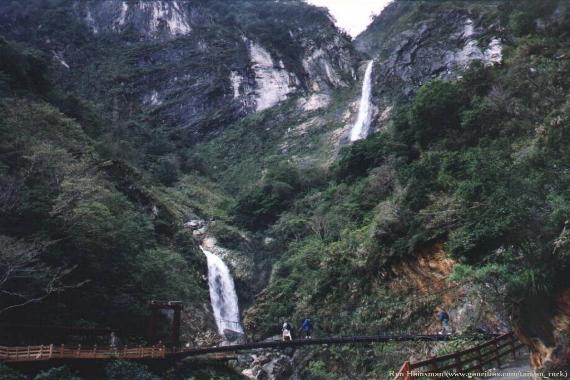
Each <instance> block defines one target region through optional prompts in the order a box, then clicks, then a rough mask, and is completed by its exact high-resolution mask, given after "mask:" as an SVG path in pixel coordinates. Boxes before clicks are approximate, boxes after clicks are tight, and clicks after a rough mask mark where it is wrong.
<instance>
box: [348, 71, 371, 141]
mask: <svg viewBox="0 0 570 380" xmlns="http://www.w3.org/2000/svg"><path fill="white" fill-rule="evenodd" d="M373 64H374V61H370V62H368V66H366V72H365V73H364V82H363V83H362V95H361V98H360V108H359V109H358V119H356V123H355V124H354V126H353V127H352V130H351V131H350V141H356V140H360V139H363V138H365V137H366V135H367V134H368V128H370V121H371V120H370V119H371V112H370V111H371V110H370V108H371V107H370V95H371V93H372V66H373Z"/></svg>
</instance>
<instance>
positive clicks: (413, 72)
mask: <svg viewBox="0 0 570 380" xmlns="http://www.w3.org/2000/svg"><path fill="white" fill-rule="evenodd" d="M494 7H496V4H495V3H493V2H488V3H487V4H485V5H481V6H478V7H469V6H462V7H459V8H456V6H455V4H454V3H452V2H443V3H440V4H437V3H436V4H427V3H426V4H422V5H420V6H416V5H414V4H410V2H404V1H397V2H395V3H393V4H391V5H390V6H389V7H388V8H386V10H385V11H384V12H383V13H382V14H381V15H380V16H378V17H377V18H376V19H375V20H374V22H373V23H372V25H371V26H370V27H369V28H368V29H367V30H366V31H365V32H364V33H362V34H361V35H360V36H358V38H357V39H356V41H355V45H356V47H357V48H358V50H360V51H362V52H364V53H366V54H368V55H369V56H371V57H373V58H375V59H376V65H377V68H378V73H379V74H378V75H377V76H376V77H377V84H378V87H379V88H383V90H381V91H384V92H385V91H390V90H393V89H398V90H401V91H402V92H403V93H404V94H405V95H410V94H411V93H413V92H414V91H415V90H416V89H417V88H418V87H419V86H421V85H422V84H424V83H426V82H427V81H429V80H432V79H436V78H439V79H455V78H457V77H458V76H460V75H461V72H462V71H463V70H465V69H466V68H467V67H468V66H469V65H470V64H471V63H472V62H474V61H481V62H482V63H483V64H485V65H493V64H498V63H501V61H502V47H503V43H502V38H503V33H502V31H503V29H502V28H500V27H499V24H497V21H496V20H493V19H491V20H490V19H489V11H490V10H492V9H493V8H494ZM442 20H445V22H442Z"/></svg>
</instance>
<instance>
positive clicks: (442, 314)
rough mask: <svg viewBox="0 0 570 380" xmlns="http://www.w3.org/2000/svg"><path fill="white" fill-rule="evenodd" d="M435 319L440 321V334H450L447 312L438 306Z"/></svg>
mask: <svg viewBox="0 0 570 380" xmlns="http://www.w3.org/2000/svg"><path fill="white" fill-rule="evenodd" d="M437 319H439V320H440V322H441V327H442V330H441V331H440V332H439V333H440V334H451V328H450V327H449V314H448V313H447V311H445V309H443V308H440V309H439V312H438V313H437Z"/></svg>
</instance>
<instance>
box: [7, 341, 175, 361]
mask: <svg viewBox="0 0 570 380" xmlns="http://www.w3.org/2000/svg"><path fill="white" fill-rule="evenodd" d="M165 355H166V349H165V348H164V347H163V346H157V347H142V346H139V347H127V346H124V347H120V348H111V347H97V346H93V347H82V346H81V345H79V346H65V345H59V346H56V345H53V344H52V345H49V346H28V347H1V346H0V361H3V362H29V361H38V360H51V359H113V358H116V359H162V358H164V357H165Z"/></svg>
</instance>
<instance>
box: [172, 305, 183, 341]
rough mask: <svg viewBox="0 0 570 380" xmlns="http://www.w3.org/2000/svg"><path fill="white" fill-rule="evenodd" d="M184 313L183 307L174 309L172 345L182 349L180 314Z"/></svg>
mask: <svg viewBox="0 0 570 380" xmlns="http://www.w3.org/2000/svg"><path fill="white" fill-rule="evenodd" d="M181 312H182V305H180V307H175V308H174V316H173V318H172V345H173V346H174V347H180V314H181Z"/></svg>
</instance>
